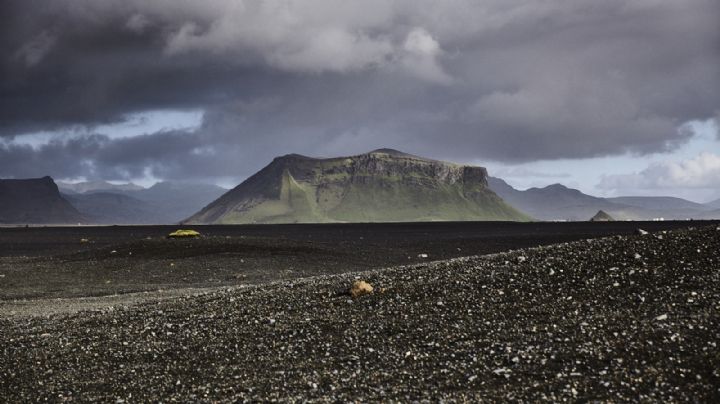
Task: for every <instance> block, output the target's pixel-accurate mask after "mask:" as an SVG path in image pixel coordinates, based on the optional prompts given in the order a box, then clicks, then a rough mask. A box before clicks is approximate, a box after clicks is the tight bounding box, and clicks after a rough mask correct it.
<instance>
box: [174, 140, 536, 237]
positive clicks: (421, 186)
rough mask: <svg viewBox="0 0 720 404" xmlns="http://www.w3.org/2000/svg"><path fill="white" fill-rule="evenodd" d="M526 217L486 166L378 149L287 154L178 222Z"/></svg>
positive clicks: (510, 218) (383, 220) (365, 220)
mask: <svg viewBox="0 0 720 404" xmlns="http://www.w3.org/2000/svg"><path fill="white" fill-rule="evenodd" d="M437 220H458V221H460V220H516V221H520V220H529V217H528V216H526V215H524V214H522V213H520V212H519V211H517V210H516V209H514V208H513V207H511V206H509V205H507V204H506V203H505V202H504V201H503V200H502V199H501V198H500V197H499V196H497V195H496V194H495V193H494V192H493V191H491V190H490V189H489V188H488V185H487V171H486V170H485V168H482V167H470V166H462V165H457V164H452V163H446V162H441V161H435V160H429V159H425V158H421V157H417V156H412V155H409V154H405V153H401V152H398V151H396V150H389V149H380V150H375V151H372V152H370V153H366V154H361V155H358V156H351V157H338V158H329V159H317V158H310V157H305V156H301V155H297V154H290V155H287V156H282V157H278V158H276V159H274V160H273V161H272V163H270V164H269V165H268V166H267V167H265V168H263V169H262V170H260V171H259V172H258V173H256V174H255V175H253V176H252V177H250V178H248V179H247V180H246V181H245V182H243V183H242V184H240V185H238V186H237V187H235V188H234V189H232V190H230V191H228V192H227V193H226V194H224V195H223V196H221V197H220V198H219V199H217V200H216V201H214V202H212V203H211V204H210V205H208V206H206V207H205V208H204V209H202V210H201V211H200V212H198V213H196V214H195V215H193V216H192V217H190V218H189V219H187V220H186V221H185V223H191V224H210V223H217V224H235V223H309V222H314V223H318V222H319V223H322V222H403V221H437Z"/></svg>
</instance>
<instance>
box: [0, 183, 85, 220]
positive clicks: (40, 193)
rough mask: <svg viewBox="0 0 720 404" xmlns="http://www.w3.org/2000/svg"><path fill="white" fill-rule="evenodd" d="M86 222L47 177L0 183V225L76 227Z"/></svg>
mask: <svg viewBox="0 0 720 404" xmlns="http://www.w3.org/2000/svg"><path fill="white" fill-rule="evenodd" d="M83 222H86V218H85V217H83V215H81V214H80V212H78V211H77V210H76V209H75V208H74V207H73V206H72V205H71V204H70V203H69V202H68V201H67V200H65V199H64V198H63V197H62V196H61V195H60V192H59V191H58V187H57V185H55V182H54V181H53V179H52V178H50V177H43V178H33V179H22V180H0V223H13V224H25V223H27V224H77V223H83Z"/></svg>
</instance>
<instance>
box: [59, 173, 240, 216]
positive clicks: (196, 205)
mask: <svg viewBox="0 0 720 404" xmlns="http://www.w3.org/2000/svg"><path fill="white" fill-rule="evenodd" d="M59 185H60V187H61V191H62V192H63V196H64V197H65V199H67V200H68V201H70V203H72V204H73V205H74V206H75V207H76V208H77V210H78V211H80V213H82V214H83V215H84V216H86V217H87V218H88V220H89V221H90V222H92V223H97V224H171V223H178V222H180V221H181V220H183V219H185V218H187V217H188V216H190V215H192V214H193V213H195V212H197V211H198V210H200V209H202V208H203V207H204V206H205V205H207V204H208V203H210V202H212V201H213V200H215V199H216V198H218V197H219V196H220V195H222V194H223V193H225V192H226V191H227V189H225V188H221V187H219V186H216V185H208V184H197V183H184V182H159V183H157V184H155V185H153V186H152V187H150V188H147V189H146V188H143V187H140V186H138V185H135V184H121V185H115V184H111V183H107V182H103V181H96V182H92V183H79V184H64V183H60V184H59Z"/></svg>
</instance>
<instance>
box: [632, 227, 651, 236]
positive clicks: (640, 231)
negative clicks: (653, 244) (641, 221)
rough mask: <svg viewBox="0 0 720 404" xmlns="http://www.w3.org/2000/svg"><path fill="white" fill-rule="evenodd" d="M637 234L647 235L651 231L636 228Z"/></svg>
mask: <svg viewBox="0 0 720 404" xmlns="http://www.w3.org/2000/svg"><path fill="white" fill-rule="evenodd" d="M635 234H637V235H638V236H646V235H648V234H650V233H648V232H647V231H645V230H643V229H637V230H635Z"/></svg>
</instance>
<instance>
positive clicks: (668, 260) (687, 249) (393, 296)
mask: <svg viewBox="0 0 720 404" xmlns="http://www.w3.org/2000/svg"><path fill="white" fill-rule="evenodd" d="M718 251H720V228H718V227H716V226H715V225H713V226H711V227H703V228H690V229H687V230H673V231H660V232H654V233H650V234H647V235H636V236H614V237H608V238H602V239H594V240H581V241H576V242H571V243H562V244H556V245H551V246H543V247H538V248H531V249H523V250H516V251H510V252H506V253H499V254H493V255H486V256H476V257H468V258H456V259H450V260H446V261H434V262H428V263H423V264H417V265H408V266H396V267H392V268H387V269H381V270H373V271H366V272H354V273H345V274H335V275H327V276H315V277H310V278H303V279H295V280H286V281H278V282H270V283H267V284H262V285H249V286H244V287H230V288H222V289H214V290H212V291H209V292H207V291H204V292H203V291H198V292H192V293H189V294H186V295H182V296H178V297H171V298H167V299H163V300H160V301H155V302H149V303H141V304H138V305H134V306H131V307H124V306H121V307H117V308H115V307H106V308H104V309H103V310H94V311H86V312H81V313H77V314H73V315H49V316H46V317H24V316H20V317H5V318H0V347H1V348H0V401H2V402H28V401H45V400H47V401H66V400H67V401H71V400H78V401H103V402H145V401H166V402H171V401H196V402H216V401H283V402H285V401H306V400H311V401H378V400H380V401H396V400H397V401H423V400H427V401H439V400H449V401H482V400H484V401H491V402H495V401H503V402H504V401H516V400H519V401H535V400H547V401H573V402H575V401H602V402H606V401H610V402H624V401H645V402H687V401H690V402H718V401H720V350H719V349H718V347H717V344H718V342H720V253H718ZM356 279H362V280H365V281H367V282H368V283H370V284H371V285H372V286H373V289H374V291H373V293H371V294H369V295H365V296H360V297H358V298H355V299H353V298H351V297H350V296H349V294H348V288H349V287H350V285H351V284H352V283H353V281H354V280H356Z"/></svg>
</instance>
